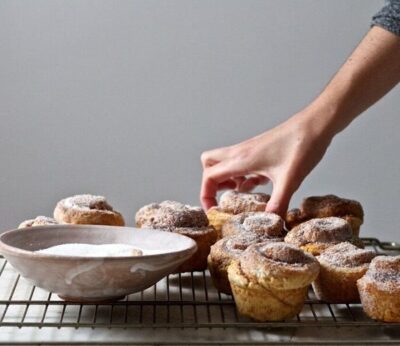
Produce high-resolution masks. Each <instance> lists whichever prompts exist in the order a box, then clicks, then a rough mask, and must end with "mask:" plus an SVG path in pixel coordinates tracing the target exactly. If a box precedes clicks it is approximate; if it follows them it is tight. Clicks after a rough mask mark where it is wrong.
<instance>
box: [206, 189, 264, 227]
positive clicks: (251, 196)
mask: <svg viewBox="0 0 400 346" xmlns="http://www.w3.org/2000/svg"><path fill="white" fill-rule="evenodd" d="M269 199H270V196H269V195H267V194H265V193H244V192H237V191H233V190H229V191H226V192H224V193H223V194H222V195H221V198H220V200H219V203H218V206H217V207H212V208H210V209H209V210H208V211H207V217H208V219H209V221H210V225H212V226H214V228H215V229H216V230H217V231H218V232H221V229H222V226H223V225H224V223H225V222H226V221H228V220H229V219H230V218H231V217H232V216H233V215H238V214H241V213H244V212H255V211H265V208H266V206H267V203H268V201H269Z"/></svg>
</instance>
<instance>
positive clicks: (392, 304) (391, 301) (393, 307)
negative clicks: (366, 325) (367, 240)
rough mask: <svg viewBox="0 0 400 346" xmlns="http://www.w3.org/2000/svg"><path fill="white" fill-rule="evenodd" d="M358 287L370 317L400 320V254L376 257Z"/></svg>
mask: <svg viewBox="0 0 400 346" xmlns="http://www.w3.org/2000/svg"><path fill="white" fill-rule="evenodd" d="M357 287H358V291H359V293H360V298H361V304H362V307H363V309H364V311H365V313H366V314H367V315H368V316H369V317H371V318H373V319H375V320H379V321H384V322H400V256H377V257H375V258H374V259H373V260H372V261H371V264H370V266H369V269H368V271H367V273H366V274H365V275H364V276H363V277H362V278H361V279H359V280H358V281H357Z"/></svg>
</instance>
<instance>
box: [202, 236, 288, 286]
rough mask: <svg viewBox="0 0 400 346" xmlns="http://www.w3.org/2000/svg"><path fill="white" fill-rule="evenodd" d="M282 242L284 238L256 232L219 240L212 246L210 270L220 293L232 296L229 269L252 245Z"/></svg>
mask: <svg viewBox="0 0 400 346" xmlns="http://www.w3.org/2000/svg"><path fill="white" fill-rule="evenodd" d="M282 240H283V238H277V237H271V236H270V235H268V234H265V233H255V232H246V233H241V234H238V235H233V236H231V237H225V238H222V239H220V240H218V241H217V242H216V243H215V244H214V245H213V246H211V251H210V255H209V256H208V269H209V270H210V274H211V278H212V280H213V283H214V286H215V287H216V288H217V290H218V291H220V292H223V293H225V294H232V290H231V286H230V284H229V280H228V267H229V265H230V264H231V262H232V260H234V259H237V258H238V257H239V255H240V254H241V253H242V252H243V251H244V250H246V249H247V248H248V247H249V246H250V245H252V244H257V243H261V242H268V241H270V242H278V241H282Z"/></svg>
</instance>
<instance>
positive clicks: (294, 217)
mask: <svg viewBox="0 0 400 346" xmlns="http://www.w3.org/2000/svg"><path fill="white" fill-rule="evenodd" d="M330 216H337V217H341V218H343V219H345V220H346V221H348V222H349V224H350V226H351V228H352V230H353V233H354V235H355V236H358V235H359V233H360V226H361V225H362V223H363V222H364V210H363V208H362V205H361V204H360V202H358V201H355V200H352V199H347V198H341V197H338V196H335V195H326V196H311V197H307V198H305V199H303V201H302V203H301V205H300V208H299V209H292V210H289V211H288V212H287V215H286V220H285V221H286V228H287V229H292V228H293V227H295V226H297V225H298V224H300V223H302V222H305V221H307V220H310V219H315V218H324V217H330Z"/></svg>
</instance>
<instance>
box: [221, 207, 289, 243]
mask: <svg viewBox="0 0 400 346" xmlns="http://www.w3.org/2000/svg"><path fill="white" fill-rule="evenodd" d="M221 233H222V237H228V236H233V235H239V234H242V233H259V234H265V235H268V236H270V237H272V238H274V237H284V235H285V231H284V229H283V220H282V218H281V217H280V216H279V215H277V214H273V213H268V212H265V211H263V212H246V213H241V214H239V215H235V216H232V217H231V218H230V219H229V220H228V221H227V222H225V224H224V225H223V226H222V231H221Z"/></svg>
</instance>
